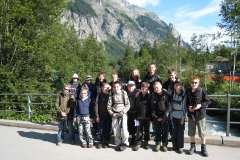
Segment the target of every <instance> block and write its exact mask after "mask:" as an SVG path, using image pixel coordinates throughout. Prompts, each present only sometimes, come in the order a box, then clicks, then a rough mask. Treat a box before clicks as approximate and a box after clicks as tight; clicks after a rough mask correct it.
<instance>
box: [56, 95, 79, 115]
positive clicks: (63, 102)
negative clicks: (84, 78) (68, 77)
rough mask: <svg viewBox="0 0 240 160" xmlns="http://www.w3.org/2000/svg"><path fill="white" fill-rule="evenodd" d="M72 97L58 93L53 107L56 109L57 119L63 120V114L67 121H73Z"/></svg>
mask: <svg viewBox="0 0 240 160" xmlns="http://www.w3.org/2000/svg"><path fill="white" fill-rule="evenodd" d="M74 101H75V98H74V95H73V94H72V93H69V94H63V93H60V94H59V95H58V96H57V98H56V103H55V107H56V109H57V119H58V120H60V119H63V118H64V117H62V115H61V112H64V113H65V114H66V115H67V117H68V119H70V120H72V119H73V105H74Z"/></svg>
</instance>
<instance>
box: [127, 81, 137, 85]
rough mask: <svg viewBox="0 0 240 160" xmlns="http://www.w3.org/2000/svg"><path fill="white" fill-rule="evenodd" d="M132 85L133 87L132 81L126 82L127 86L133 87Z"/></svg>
mask: <svg viewBox="0 0 240 160" xmlns="http://www.w3.org/2000/svg"><path fill="white" fill-rule="evenodd" d="M133 85H135V82H134V81H128V83H127V86H133Z"/></svg>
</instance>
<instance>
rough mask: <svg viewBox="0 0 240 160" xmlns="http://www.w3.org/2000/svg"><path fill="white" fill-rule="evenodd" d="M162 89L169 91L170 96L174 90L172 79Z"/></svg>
mask: <svg viewBox="0 0 240 160" xmlns="http://www.w3.org/2000/svg"><path fill="white" fill-rule="evenodd" d="M177 79H178V78H177V77H175V80H177ZM162 87H163V88H164V89H166V90H167V91H168V94H170V93H171V91H173V90H174V82H172V81H171V80H170V79H168V80H167V81H166V82H164V83H163V86H162Z"/></svg>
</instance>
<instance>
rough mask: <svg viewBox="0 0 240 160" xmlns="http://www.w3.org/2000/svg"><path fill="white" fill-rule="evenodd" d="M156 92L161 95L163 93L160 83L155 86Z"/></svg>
mask: <svg viewBox="0 0 240 160" xmlns="http://www.w3.org/2000/svg"><path fill="white" fill-rule="evenodd" d="M153 89H154V92H155V93H161V92H162V85H161V84H160V83H157V84H156V85H154V86H153Z"/></svg>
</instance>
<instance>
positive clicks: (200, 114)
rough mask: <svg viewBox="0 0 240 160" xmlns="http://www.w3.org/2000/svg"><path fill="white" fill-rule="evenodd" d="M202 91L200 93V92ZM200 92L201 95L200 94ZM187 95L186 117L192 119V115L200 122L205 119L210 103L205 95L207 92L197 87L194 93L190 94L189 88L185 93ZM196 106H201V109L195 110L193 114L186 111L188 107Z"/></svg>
mask: <svg viewBox="0 0 240 160" xmlns="http://www.w3.org/2000/svg"><path fill="white" fill-rule="evenodd" d="M201 90H202V91H201ZM201 92H202V95H200V93H201ZM186 95H187V105H186V107H187V111H188V114H187V115H188V117H189V118H192V115H194V117H195V119H197V120H200V119H203V118H205V117H206V108H207V107H208V105H209V103H210V101H209V98H208V95H207V92H206V91H205V90H204V89H202V88H201V87H198V88H197V89H196V90H195V91H194V92H192V89H191V88H189V89H187V91H186ZM196 104H201V105H202V107H201V108H199V109H198V110H195V111H194V112H193V113H192V112H190V111H189V110H188V107H189V106H195V105H196Z"/></svg>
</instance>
